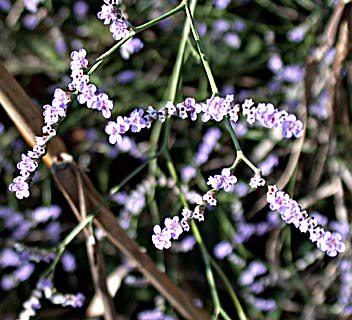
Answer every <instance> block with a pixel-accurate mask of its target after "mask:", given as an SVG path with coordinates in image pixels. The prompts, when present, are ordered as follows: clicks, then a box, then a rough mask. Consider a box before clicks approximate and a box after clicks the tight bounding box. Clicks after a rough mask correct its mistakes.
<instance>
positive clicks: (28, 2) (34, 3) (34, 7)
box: [24, 0, 44, 13]
mask: <svg viewBox="0 0 352 320" xmlns="http://www.w3.org/2000/svg"><path fill="white" fill-rule="evenodd" d="M43 1H44V0H25V1H24V7H25V8H26V9H27V10H28V11H30V12H32V13H35V12H37V11H38V5H39V4H40V3H42V2H43Z"/></svg>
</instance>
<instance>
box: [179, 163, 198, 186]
mask: <svg viewBox="0 0 352 320" xmlns="http://www.w3.org/2000/svg"><path fill="white" fill-rule="evenodd" d="M196 174H197V170H196V168H195V167H193V166H185V167H183V168H182V169H181V178H182V181H184V182H185V183H188V182H189V181H190V180H191V179H193V178H195V177H196Z"/></svg>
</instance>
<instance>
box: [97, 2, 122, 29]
mask: <svg viewBox="0 0 352 320" xmlns="http://www.w3.org/2000/svg"><path fill="white" fill-rule="evenodd" d="M97 17H98V19H99V20H104V24H110V22H111V21H115V20H117V13H116V11H115V8H114V7H113V6H112V5H106V4H103V5H102V7H101V11H99V12H98V14H97Z"/></svg>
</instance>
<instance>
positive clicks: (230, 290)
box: [210, 257, 248, 320]
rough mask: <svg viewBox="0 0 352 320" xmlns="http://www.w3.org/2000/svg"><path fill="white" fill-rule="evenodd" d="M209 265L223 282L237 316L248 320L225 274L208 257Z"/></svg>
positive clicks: (241, 319) (242, 319)
mask: <svg viewBox="0 0 352 320" xmlns="http://www.w3.org/2000/svg"><path fill="white" fill-rule="evenodd" d="M210 263H211V265H212V266H213V268H214V269H215V271H216V272H217V274H218V275H219V277H220V278H221V280H222V281H223V282H224V284H225V287H226V289H227V291H228V292H229V294H230V296H231V299H232V301H233V303H234V305H235V308H236V310H237V314H238V316H239V318H240V320H248V319H247V316H246V314H245V312H244V311H243V308H242V305H241V303H240V301H239V300H238V297H237V295H236V292H235V291H234V290H233V288H232V285H231V283H230V282H229V280H228V279H227V277H226V275H225V273H224V272H223V271H222V270H221V268H220V267H219V265H218V264H217V263H216V262H215V260H214V259H212V258H211V257H210Z"/></svg>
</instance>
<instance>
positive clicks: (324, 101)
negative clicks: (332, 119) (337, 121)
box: [308, 90, 330, 120]
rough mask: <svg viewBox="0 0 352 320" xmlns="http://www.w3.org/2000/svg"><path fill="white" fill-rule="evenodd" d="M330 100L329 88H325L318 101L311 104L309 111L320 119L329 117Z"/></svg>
mask: <svg viewBox="0 0 352 320" xmlns="http://www.w3.org/2000/svg"><path fill="white" fill-rule="evenodd" d="M329 100H330V93H329V91H328V90H324V91H323V92H322V93H321V94H320V95H319V97H318V99H317V101H316V102H315V103H313V104H311V105H309V108H308V110H309V113H310V114H311V115H314V116H316V117H317V118H318V119H322V120H325V119H327V118H328V116H329V114H328V108H327V105H328V103H329Z"/></svg>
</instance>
